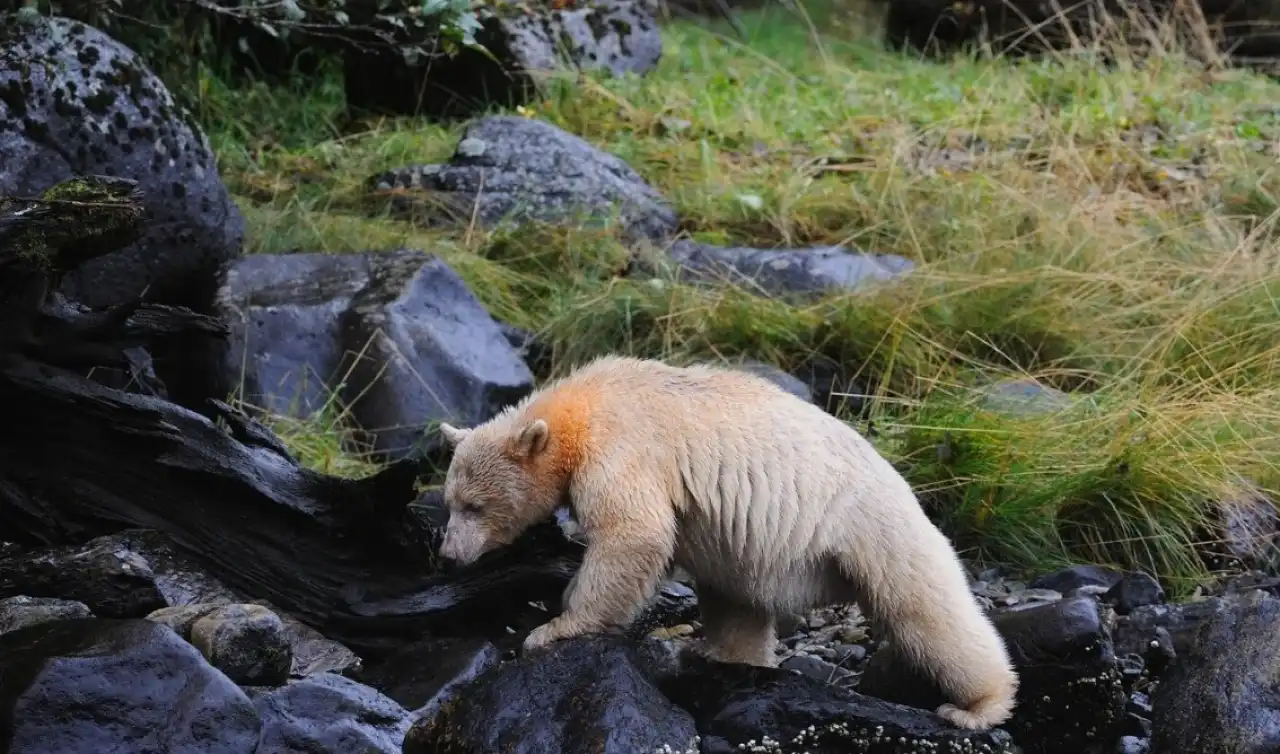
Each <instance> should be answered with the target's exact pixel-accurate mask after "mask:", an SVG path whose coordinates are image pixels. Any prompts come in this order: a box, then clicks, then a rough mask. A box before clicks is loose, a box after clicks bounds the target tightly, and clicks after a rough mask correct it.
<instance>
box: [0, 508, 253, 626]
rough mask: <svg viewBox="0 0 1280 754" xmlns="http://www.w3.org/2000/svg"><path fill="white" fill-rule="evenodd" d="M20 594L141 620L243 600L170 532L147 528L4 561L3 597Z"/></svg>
mask: <svg viewBox="0 0 1280 754" xmlns="http://www.w3.org/2000/svg"><path fill="white" fill-rule="evenodd" d="M17 595H26V596H30V597H57V598H62V599H71V600H76V601H78V602H82V603H84V604H85V605H87V606H88V607H89V609H90V610H91V611H92V612H93V614H94V615H97V616H99V617H103V618H141V617H143V616H145V615H147V614H148V613H151V612H153V611H155V610H159V609H160V608H163V607H169V606H172V605H186V604H191V603H194V602H217V601H224V602H236V601H238V600H237V599H236V596H235V595H234V594H233V593H232V592H231V591H229V590H228V589H227V588H226V587H225V586H223V585H222V584H219V583H218V582H217V581H216V580H214V579H213V578H212V577H211V576H208V575H207V574H205V573H203V572H202V571H201V570H199V568H198V566H196V565H195V564H194V563H193V562H192V561H191V560H190V559H188V558H186V557H185V556H182V555H181V554H180V553H179V552H178V551H177V550H176V548H174V546H173V545H172V544H171V542H170V540H169V538H168V537H167V536H165V535H164V534H161V533H159V532H156V531H152V530H146V529H130V530H128V531H123V532H120V533H119V534H111V535H108V536H104V537H98V538H96V539H92V540H90V541H88V542H86V543H85V544H83V545H68V546H64V547H56V548H51V549H47V550H31V551H28V552H25V553H22V554H21V555H17V556H14V557H11V558H6V559H3V560H0V598H3V597H12V596H17Z"/></svg>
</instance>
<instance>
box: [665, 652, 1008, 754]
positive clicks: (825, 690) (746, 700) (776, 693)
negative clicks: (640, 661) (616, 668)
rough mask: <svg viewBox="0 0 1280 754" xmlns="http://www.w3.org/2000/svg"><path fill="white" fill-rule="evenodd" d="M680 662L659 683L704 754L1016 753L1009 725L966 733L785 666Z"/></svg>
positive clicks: (690, 659)
mask: <svg viewBox="0 0 1280 754" xmlns="http://www.w3.org/2000/svg"><path fill="white" fill-rule="evenodd" d="M682 665H683V669H682V670H681V671H680V672H679V673H675V674H670V673H667V674H663V676H662V680H661V681H660V687H661V689H662V690H663V692H664V693H666V694H667V696H668V697H670V698H671V699H672V700H673V701H675V702H676V703H677V704H679V705H680V706H681V707H683V708H684V709H686V710H689V712H690V713H692V715H693V717H694V719H695V720H696V721H697V727H698V733H699V735H700V736H701V738H702V748H701V751H702V752H703V754H729V753H730V752H741V751H757V750H758V751H769V752H774V751H776V752H811V753H812V754H837V753H840V754H843V753H844V752H858V753H859V754H915V753H916V752H922V751H937V752H947V751H955V752H973V753H974V754H978V753H979V752H981V753H982V754H996V753H997V752H1000V753H1003V752H1012V751H1013V749H1012V746H1011V744H1012V740H1011V737H1010V736H1009V734H1008V733H1007V732H1005V731H1003V730H999V729H995V730H987V731H966V730H962V729H960V728H956V727H954V726H951V725H949V724H948V723H946V722H945V721H944V720H942V719H941V718H939V717H938V716H937V715H934V714H933V713H932V712H929V711H926V710H919V709H912V708H911V707H906V706H902V705H898V704H893V703H890V702H886V701H883V700H880V699H873V698H871V697H868V696H864V695H862V694H858V693H855V692H853V691H849V690H846V689H842V688H839V687H837V686H833V685H830V684H827V683H823V682H821V681H818V680H815V679H813V678H810V677H808V676H805V675H801V674H799V673H793V672H791V671H788V670H784V669H781V668H760V667H752V666H748V665H738V664H732V665H729V664H721V663H711V662H708V661H706V660H703V659H701V658H698V657H694V656H692V655H691V654H686V656H685V657H684V659H683V662H682ZM770 742H775V743H773V744H771V743H770ZM752 747H759V748H752ZM770 747H772V748H770Z"/></svg>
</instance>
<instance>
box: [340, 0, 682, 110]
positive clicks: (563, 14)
mask: <svg viewBox="0 0 1280 754" xmlns="http://www.w3.org/2000/svg"><path fill="white" fill-rule="evenodd" d="M653 6H654V4H653V3H651V2H647V1H644V2H637V1H636V0H594V1H593V2H586V3H575V4H574V7H572V8H566V9H562V10H548V11H534V12H528V13H521V12H515V13H512V12H504V11H499V12H497V13H494V12H491V11H489V10H487V9H485V8H479V9H477V10H478V12H477V15H478V17H479V19H480V21H481V24H482V28H481V29H480V30H479V31H477V32H476V41H478V42H479V43H480V44H482V45H484V46H485V47H486V48H487V49H488V50H489V51H490V52H491V53H492V54H493V56H494V58H496V59H497V60H496V61H495V60H494V59H493V58H490V57H488V56H485V55H483V54H481V53H478V52H474V51H472V50H469V49H463V50H460V51H459V53H458V54H457V55H456V56H453V57H448V58H446V57H440V56H437V57H435V58H431V59H426V58H424V59H422V60H421V61H420V62H408V61H406V60H405V58H404V57H403V56H401V55H400V54H399V53H398V51H395V50H368V51H366V50H355V49H352V50H349V51H347V52H346V54H344V56H343V59H344V69H345V77H346V93H347V102H348V104H349V105H350V106H351V107H352V108H355V109H358V110H366V111H371V112H378V113H385V114H400V115H426V116H429V117H436V118H459V117H467V116H470V115H475V114H479V113H481V112H483V111H485V110H487V109H488V108H489V107H490V106H493V105H498V106H503V107H515V106H516V105H520V104H523V103H526V102H529V101H530V100H531V99H533V98H534V97H536V96H537V95H538V93H539V92H540V91H542V87H541V74H545V73H546V72H550V71H555V70H565V69H582V70H589V71H590V70H594V71H609V72H611V73H613V74H616V75H620V74H625V73H636V74H641V75H643V74H645V73H647V72H648V71H650V70H652V69H653V67H654V66H655V65H657V63H658V60H659V59H660V58H661V56H662V37H661V35H660V32H659V30H658V24H657V21H656V19H655V17H654V10H655V8H654V7H653Z"/></svg>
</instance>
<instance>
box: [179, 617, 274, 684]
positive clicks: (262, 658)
mask: <svg viewBox="0 0 1280 754" xmlns="http://www.w3.org/2000/svg"><path fill="white" fill-rule="evenodd" d="M191 643H192V644H193V645H195V647H196V648H197V649H199V650H200V653H201V654H203V655H204V656H205V658H206V659H208V661H209V664H211V665H213V666H214V667H215V668H217V669H218V670H221V671H222V672H223V673H224V674H226V676H227V677H228V678H230V679H231V680H233V681H235V682H236V683H238V684H241V685H246V686H279V685H281V684H283V683H285V682H286V681H287V680H288V679H289V669H290V667H291V666H292V664H293V650H292V648H291V647H290V646H289V641H288V639H287V638H286V637H285V631H284V623H283V622H282V621H281V620H280V617H279V616H277V615H276V614H275V613H273V612H271V611H270V610H268V609H266V608H265V607H262V606H261V605H223V606H220V607H219V608H218V609H216V610H214V611H212V612H210V613H209V614H207V615H205V616H204V617H202V618H200V619H199V620H197V621H195V623H194V624H193V625H192V626H191Z"/></svg>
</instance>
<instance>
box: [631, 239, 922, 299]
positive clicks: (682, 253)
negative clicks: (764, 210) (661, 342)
mask: <svg viewBox="0 0 1280 754" xmlns="http://www.w3.org/2000/svg"><path fill="white" fill-rule="evenodd" d="M665 254H666V257H667V258H666V259H660V258H658V256H657V254H647V255H645V258H644V259H643V260H642V262H641V264H640V266H639V267H638V269H644V270H651V271H656V270H661V269H664V268H666V269H672V270H676V271H678V277H679V279H681V280H683V281H686V282H689V281H697V282H703V283H717V284H727V285H733V286H738V287H742V288H743V289H745V290H748V291H751V292H754V293H758V294H761V295H766V296H789V295H802V296H805V295H816V294H823V293H830V292H834V291H859V290H862V289H864V288H866V287H868V286H871V285H874V284H875V283H883V282H887V281H891V280H895V279H897V278H899V277H901V276H902V275H905V274H907V273H909V272H910V271H911V270H912V269H914V268H915V265H914V264H913V263H912V262H911V261H910V260H909V259H906V258H905V257H900V256H897V255H894V254H868V253H863V252H858V251H852V250H849V249H846V248H844V247H842V246H822V247H815V248H812V249H751V248H741V247H733V248H730V247H722V246H711V245H708V244H700V243H695V242H693V241H687V240H680V241H676V242H675V243H673V244H671V246H670V247H669V248H667V249H666V251H665Z"/></svg>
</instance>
